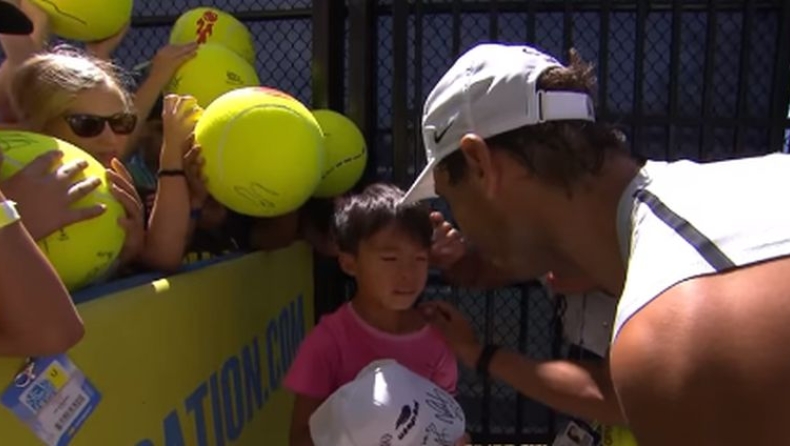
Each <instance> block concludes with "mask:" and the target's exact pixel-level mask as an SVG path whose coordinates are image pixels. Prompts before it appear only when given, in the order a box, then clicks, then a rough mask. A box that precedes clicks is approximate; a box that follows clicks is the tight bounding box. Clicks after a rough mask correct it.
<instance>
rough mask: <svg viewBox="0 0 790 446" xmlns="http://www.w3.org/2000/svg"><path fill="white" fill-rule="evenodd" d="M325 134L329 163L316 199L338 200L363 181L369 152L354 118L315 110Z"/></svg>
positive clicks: (327, 160)
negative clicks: (339, 196)
mask: <svg viewBox="0 0 790 446" xmlns="http://www.w3.org/2000/svg"><path fill="white" fill-rule="evenodd" d="M313 116H315V119H316V121H318V124H319V125H320V126H321V130H322V131H323V133H324V148H325V150H326V164H325V165H324V170H323V172H322V173H321V183H319V184H318V187H317V188H316V190H315V193H314V196H316V197H319V198H328V197H336V196H338V195H341V194H343V193H345V192H347V191H348V190H349V189H351V188H352V187H354V185H355V184H357V181H359V179H360V178H362V173H363V172H364V171H365V164H367V162H368V150H367V146H366V145H365V138H364V137H363V136H362V132H360V131H359V128H358V127H357V126H356V125H355V124H354V122H352V121H351V120H350V119H348V118H346V117H345V116H343V115H341V114H340V113H337V112H334V111H332V110H315V111H314V112H313Z"/></svg>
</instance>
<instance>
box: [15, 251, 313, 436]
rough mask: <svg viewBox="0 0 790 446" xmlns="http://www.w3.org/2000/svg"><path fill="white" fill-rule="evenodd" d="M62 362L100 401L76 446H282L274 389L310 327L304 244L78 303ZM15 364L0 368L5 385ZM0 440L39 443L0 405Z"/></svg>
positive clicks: (278, 396)
mask: <svg viewBox="0 0 790 446" xmlns="http://www.w3.org/2000/svg"><path fill="white" fill-rule="evenodd" d="M78 308H79V310H80V313H81V314H82V317H83V318H84V320H85V326H86V330H87V334H86V336H85V339H84V340H83V341H82V342H81V343H80V344H79V345H78V346H77V347H75V348H74V349H73V350H72V351H71V352H69V357H70V358H71V360H72V361H73V362H74V363H75V364H76V365H77V367H79V368H80V369H81V370H82V371H83V372H84V373H85V374H86V376H87V377H88V379H89V380H91V381H92V382H93V384H94V385H95V386H96V387H97V388H98V390H99V392H100V393H101V394H102V401H101V402H100V403H99V405H98V407H97V408H96V411H95V412H94V414H93V415H92V416H91V417H90V418H89V419H88V420H87V421H86V423H85V425H84V426H83V427H82V430H81V431H80V432H79V433H78V434H77V436H76V438H75V439H74V441H73V443H72V444H74V445H86V446H125V445H129V446H161V445H166V446H175V445H198V446H203V445H206V446H208V445H211V446H224V445H274V446H276V445H285V444H287V430H288V426H289V424H290V413H291V404H292V401H291V398H290V397H289V395H288V394H287V393H286V392H285V391H284V390H283V389H282V388H281V386H280V383H281V380H282V378H283V375H284V373H285V372H286V371H287V369H288V366H289V365H290V363H291V360H292V358H293V356H294V354H295V353H296V349H297V347H298V345H299V342H301V340H302V338H303V337H304V334H305V333H306V332H307V331H308V330H309V328H310V327H311V326H312V321H313V274H312V258H311V252H310V250H309V248H308V247H307V246H306V245H304V244H301V243H300V244H296V245H294V246H292V247H290V248H288V249H285V250H281V251H276V252H271V253H256V254H251V255H248V256H245V257H241V258H238V259H234V260H229V261H226V262H222V263H219V264H217V265H213V266H210V267H207V268H204V269H199V270H197V271H194V272H190V273H185V274H180V275H177V276H173V277H171V278H169V279H163V280H160V281H158V282H154V283H152V284H148V285H145V286H138V287H135V288H132V289H129V290H125V291H120V292H117V293H114V294H111V295H108V296H103V297H100V298H97V299H95V300H92V301H89V302H86V303H84V304H80V305H79V306H78ZM20 365H21V360H9V359H4V360H1V361H0V377H2V380H3V384H2V387H3V389H5V387H6V386H7V385H8V384H9V383H11V381H12V379H13V377H14V375H15V374H16V372H17V371H18V369H19V367H20ZM0 444H2V445H13V446H25V445H38V444H40V443H39V441H38V440H37V439H36V437H35V436H34V434H33V433H32V432H30V431H29V430H28V429H27V427H26V426H24V425H23V424H22V423H21V422H19V421H17V419H16V418H15V417H14V415H13V414H12V413H11V412H10V411H9V410H8V409H6V408H4V407H3V408H0Z"/></svg>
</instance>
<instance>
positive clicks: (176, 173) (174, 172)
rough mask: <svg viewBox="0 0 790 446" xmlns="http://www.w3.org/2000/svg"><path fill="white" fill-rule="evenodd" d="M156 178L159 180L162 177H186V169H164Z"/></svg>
mask: <svg viewBox="0 0 790 446" xmlns="http://www.w3.org/2000/svg"><path fill="white" fill-rule="evenodd" d="M156 176H157V177H159V178H162V177H185V176H187V173H186V172H185V171H184V169H162V170H160V171H159V172H157V173H156Z"/></svg>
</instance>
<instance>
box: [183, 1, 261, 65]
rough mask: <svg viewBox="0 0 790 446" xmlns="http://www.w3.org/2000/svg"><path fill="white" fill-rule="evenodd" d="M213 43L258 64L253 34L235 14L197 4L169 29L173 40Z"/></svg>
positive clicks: (248, 61) (251, 63)
mask: <svg viewBox="0 0 790 446" xmlns="http://www.w3.org/2000/svg"><path fill="white" fill-rule="evenodd" d="M189 42H197V43H200V44H203V43H213V44H216V45H221V46H224V47H225V48H227V49H229V50H231V51H233V52H234V53H236V54H238V55H239V56H241V57H243V58H244V60H246V61H247V63H249V64H250V65H255V48H254V46H253V44H252V34H251V33H250V30H249V29H247V27H246V26H244V24H243V23H241V22H240V21H239V20H238V19H236V17H233V16H232V15H230V14H228V13H227V12H224V11H222V10H219V9H217V8H206V7H202V8H195V9H191V10H189V11H187V12H185V13H183V14H181V16H180V17H179V18H178V20H176V23H175V24H174V25H173V29H172V30H171V31H170V43H175V44H182V43H189Z"/></svg>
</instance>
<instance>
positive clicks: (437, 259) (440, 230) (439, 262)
mask: <svg viewBox="0 0 790 446" xmlns="http://www.w3.org/2000/svg"><path fill="white" fill-rule="evenodd" d="M431 223H433V241H432V242H431V253H430V260H431V265H432V266H435V267H437V268H439V269H441V270H447V269H449V268H451V267H452V266H453V265H455V264H456V262H458V261H459V260H461V258H462V257H463V256H464V254H466V244H465V242H464V238H463V237H462V236H461V233H460V232H458V230H457V229H455V228H453V226H452V225H451V224H450V223H448V222H447V221H446V220H445V219H444V216H443V215H442V214H441V213H440V212H431Z"/></svg>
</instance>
